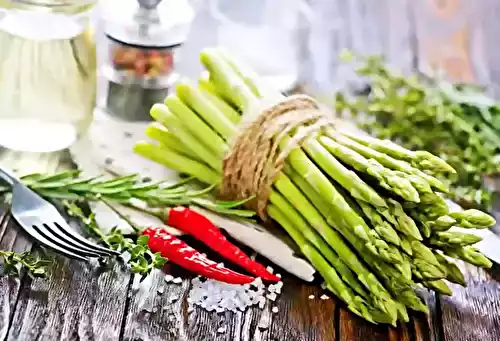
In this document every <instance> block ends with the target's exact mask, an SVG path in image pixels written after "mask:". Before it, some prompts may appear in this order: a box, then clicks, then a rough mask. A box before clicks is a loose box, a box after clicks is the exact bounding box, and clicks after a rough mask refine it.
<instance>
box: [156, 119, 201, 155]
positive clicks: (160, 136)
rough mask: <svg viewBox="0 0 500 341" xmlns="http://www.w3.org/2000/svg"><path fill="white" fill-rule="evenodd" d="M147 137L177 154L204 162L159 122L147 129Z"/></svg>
mask: <svg viewBox="0 0 500 341" xmlns="http://www.w3.org/2000/svg"><path fill="white" fill-rule="evenodd" d="M146 136H147V137H149V138H151V139H153V140H155V141H157V142H159V143H161V144H162V145H164V146H166V147H167V148H170V149H172V150H173V151H174V152H176V153H179V154H182V155H184V156H187V157H189V158H191V159H193V160H197V161H201V162H203V161H202V160H200V159H199V158H198V154H196V153H195V152H194V151H192V150H190V149H188V148H186V147H185V146H183V143H182V142H181V140H180V139H179V138H178V137H177V136H176V135H174V134H172V133H171V132H170V131H168V130H167V129H166V128H165V127H164V126H163V125H161V124H160V123H158V122H153V123H151V124H150V125H148V126H147V127H146Z"/></svg>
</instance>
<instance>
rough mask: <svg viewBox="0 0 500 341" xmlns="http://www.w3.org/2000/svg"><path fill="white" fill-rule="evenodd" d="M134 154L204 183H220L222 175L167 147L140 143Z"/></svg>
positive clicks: (136, 146)
mask: <svg viewBox="0 0 500 341" xmlns="http://www.w3.org/2000/svg"><path fill="white" fill-rule="evenodd" d="M134 152H135V153H136V154H138V155H141V156H142V157H144V158H146V159H150V160H152V161H154V162H157V163H159V164H161V165H164V166H165V167H167V168H170V169H175V170H177V171H178V172H179V173H184V174H189V175H192V176H195V177H197V178H198V179H199V180H200V181H202V182H204V183H207V184H216V183H218V182H219V181H220V175H219V174H218V173H217V172H215V171H214V170H212V169H211V168H209V167H207V166H205V165H204V164H202V163H200V162H198V161H194V160H192V159H190V158H188V157H185V156H183V155H181V154H178V153H176V152H174V151H172V150H170V149H169V148H167V147H166V146H157V145H154V144H151V143H149V142H145V141H139V142H137V143H136V144H135V146H134Z"/></svg>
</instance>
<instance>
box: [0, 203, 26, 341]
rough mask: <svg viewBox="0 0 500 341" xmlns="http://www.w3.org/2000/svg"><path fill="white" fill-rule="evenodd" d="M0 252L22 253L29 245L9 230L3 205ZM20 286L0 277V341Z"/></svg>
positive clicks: (9, 225)
mask: <svg viewBox="0 0 500 341" xmlns="http://www.w3.org/2000/svg"><path fill="white" fill-rule="evenodd" d="M0 210H1V211H0V212H2V213H1V218H0V221H1V223H0V250H15V251H18V252H22V251H25V250H27V249H28V248H29V247H30V245H27V244H26V241H27V240H26V239H24V238H17V230H15V229H12V228H11V224H10V219H11V217H10V215H9V214H8V211H7V207H6V206H5V205H3V206H2V208H0ZM20 286H21V279H20V278H11V277H7V276H0V340H4V339H5V338H6V337H7V334H8V331H9V327H10V324H11V320H12V317H13V315H14V310H15V306H16V301H17V297H18V293H19V289H20Z"/></svg>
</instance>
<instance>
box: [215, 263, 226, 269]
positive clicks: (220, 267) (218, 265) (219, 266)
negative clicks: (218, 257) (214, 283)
mask: <svg viewBox="0 0 500 341" xmlns="http://www.w3.org/2000/svg"><path fill="white" fill-rule="evenodd" d="M215 267H216V268H217V269H222V268H223V267H224V263H218V264H217V265H216V266H215Z"/></svg>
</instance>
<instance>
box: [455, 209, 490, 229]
mask: <svg viewBox="0 0 500 341" xmlns="http://www.w3.org/2000/svg"><path fill="white" fill-rule="evenodd" d="M448 215H449V216H450V217H451V218H453V219H455V220H456V221H457V226H460V227H463V228H476V229H480V228H488V227H491V226H493V225H495V223H496V221H495V219H494V218H493V217H492V216H490V215H488V214H486V213H484V212H481V211H479V210H475V209H470V210H465V211H459V212H453V213H450V214H448Z"/></svg>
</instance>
